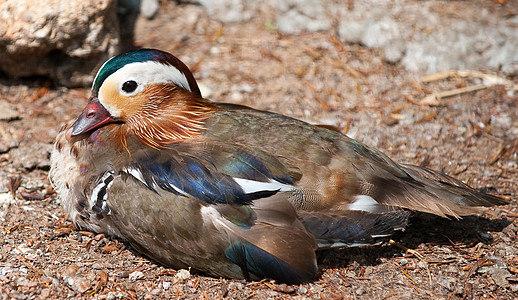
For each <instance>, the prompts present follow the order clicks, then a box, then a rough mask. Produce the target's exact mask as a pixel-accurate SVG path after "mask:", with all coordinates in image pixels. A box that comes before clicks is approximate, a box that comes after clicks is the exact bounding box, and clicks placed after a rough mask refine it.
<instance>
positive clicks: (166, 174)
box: [131, 152, 293, 204]
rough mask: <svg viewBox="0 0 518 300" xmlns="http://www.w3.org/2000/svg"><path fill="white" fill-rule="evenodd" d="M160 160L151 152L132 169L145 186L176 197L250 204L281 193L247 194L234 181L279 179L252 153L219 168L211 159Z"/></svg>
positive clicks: (241, 154) (236, 156)
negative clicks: (178, 195)
mask: <svg viewBox="0 0 518 300" xmlns="http://www.w3.org/2000/svg"><path fill="white" fill-rule="evenodd" d="M158 157H159V154H158V153H155V154H154V155H153V154H151V153H147V154H146V155H145V156H142V157H140V158H137V159H136V164H135V165H133V166H131V168H135V169H137V170H139V172H140V173H141V174H142V177H143V180H144V183H145V185H146V186H147V187H148V188H151V189H154V187H158V188H160V189H162V190H166V191H169V192H172V193H175V194H181V193H185V194H189V195H191V196H193V197H195V198H197V199H200V200H202V201H205V202H207V203H209V204H216V203H227V204H250V203H251V202H252V201H253V200H255V199H259V198H263V197H268V196H271V195H274V194H275V193H277V190H265V191H256V192H253V193H246V192H245V191H244V190H243V188H242V187H241V186H240V185H239V184H238V183H236V181H234V179H233V177H238V178H243V179H250V180H255V181H260V182H268V181H270V180H272V179H275V178H273V177H274V176H273V175H272V172H271V171H270V169H269V168H268V167H267V166H266V164H265V163H264V162H263V161H262V160H261V158H259V157H256V156H254V155H252V154H250V153H245V152H236V153H233V154H232V155H231V156H230V157H226V159H225V160H224V161H223V162H220V163H219V164H218V165H216V166H214V165H213V162H211V160H210V157H208V158H205V159H197V158H194V157H191V156H181V157H177V156H176V155H171V156H170V157H168V159H167V160H165V161H164V160H163V159H158ZM282 177H283V180H282V181H283V182H289V181H293V180H290V177H289V175H287V174H286V175H283V176H282ZM284 177H285V178H284Z"/></svg>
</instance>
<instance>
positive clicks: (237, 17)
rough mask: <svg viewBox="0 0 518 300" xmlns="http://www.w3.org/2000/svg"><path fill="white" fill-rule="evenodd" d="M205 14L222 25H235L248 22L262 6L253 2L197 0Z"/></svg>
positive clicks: (246, 0)
mask: <svg viewBox="0 0 518 300" xmlns="http://www.w3.org/2000/svg"><path fill="white" fill-rule="evenodd" d="M198 2H199V3H200V4H201V5H202V6H203V7H205V9H206V10H207V13H208V14H209V15H210V16H211V17H212V18H214V19H216V20H218V21H221V22H224V23H235V22H243V21H248V20H250V19H251V18H252V17H253V16H254V14H255V13H256V11H257V9H258V8H259V7H260V5H261V4H262V3H261V1H255V0H218V1H214V0H199V1H198Z"/></svg>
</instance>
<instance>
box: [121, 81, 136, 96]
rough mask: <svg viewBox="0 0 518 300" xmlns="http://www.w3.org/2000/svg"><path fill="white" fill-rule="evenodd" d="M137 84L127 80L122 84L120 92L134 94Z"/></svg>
mask: <svg viewBox="0 0 518 300" xmlns="http://www.w3.org/2000/svg"><path fill="white" fill-rule="evenodd" d="M137 85H138V84H137V82H135V80H128V81H126V82H124V83H123V84H122V90H123V91H125V92H126V93H131V92H134V91H135V90H136V89H137Z"/></svg>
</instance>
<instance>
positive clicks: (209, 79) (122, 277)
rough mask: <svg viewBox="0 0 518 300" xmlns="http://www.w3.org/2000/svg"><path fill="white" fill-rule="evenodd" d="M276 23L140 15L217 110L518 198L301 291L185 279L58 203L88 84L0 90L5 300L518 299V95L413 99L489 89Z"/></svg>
mask: <svg viewBox="0 0 518 300" xmlns="http://www.w3.org/2000/svg"><path fill="white" fill-rule="evenodd" d="M475 2H476V3H475ZM475 2H474V3H473V7H472V9H473V10H476V9H477V5H479V3H478V2H483V3H484V5H486V6H489V7H491V6H492V5H494V6H496V5H498V4H497V3H496V2H498V1H475ZM448 3H449V2H448ZM445 5H446V4H445ZM498 11H499V13H505V11H504V10H502V9H500V10H498ZM467 15H469V14H467ZM270 17H271V14H269V12H268V11H263V12H262V13H261V14H260V15H258V16H257V17H256V18H254V19H253V20H252V21H251V22H248V23H245V24H235V25H224V26H223V25H221V24H219V23H217V22H214V21H211V20H210V19H208V18H207V16H206V14H205V12H204V10H203V8H202V7H200V6H195V5H191V4H182V5H177V4H174V3H171V2H167V5H165V6H163V7H162V9H161V11H160V12H159V14H158V16H157V17H156V18H155V19H154V20H151V21H149V20H145V19H139V20H138V23H137V31H136V41H137V43H138V45H139V46H144V47H155V48H160V49H163V50H166V51H170V52H172V53H174V54H175V55H177V56H178V57H180V58H181V59H182V60H184V62H186V63H187V65H189V66H190V67H191V69H192V71H193V73H194V75H195V77H196V78H198V80H199V83H200V84H201V85H202V86H203V88H204V89H203V91H204V94H205V96H208V97H209V98H211V99H213V100H215V101H224V102H233V103H240V104H246V105H250V106H253V107H256V108H259V109H266V110H272V111H275V112H280V113H283V114H286V115H289V116H293V117H296V118H301V119H304V120H307V121H309V122H314V123H323V124H330V125H334V126H336V127H338V128H340V129H341V130H343V131H344V132H346V133H347V134H349V135H350V136H352V137H354V138H356V139H358V140H360V141H362V142H364V143H366V144H367V145H370V146H373V147H376V148H378V149H380V150H382V151H383V152H385V153H387V154H388V155H389V156H391V157H393V158H394V159H395V160H397V161H400V162H405V163H413V164H419V165H424V166H427V167H430V168H433V169H436V170H440V171H443V172H446V173H448V174H450V175H453V176H455V177H456V178H459V179H461V180H464V181H467V182H468V183H469V184H470V185H472V186H474V187H477V188H482V189H485V190H487V191H488V192H490V193H494V194H498V195H501V196H503V197H506V198H508V199H510V200H511V202H512V204H510V205H507V206H505V207H498V208H493V209H489V210H488V212H487V213H485V214H484V215H481V216H478V217H469V218H464V219H463V220H461V221H457V220H446V219H441V218H437V217H433V216H429V215H416V216H414V217H413V218H412V219H411V223H412V224H411V226H410V227H409V228H408V230H407V231H405V232H404V233H401V234H400V235H398V236H394V237H393V239H394V240H395V241H396V242H397V244H396V245H393V244H389V243H383V244H380V245H375V246H371V247H366V248H355V249H344V250H338V251H324V252H321V253H320V254H319V265H320V267H321V272H320V275H319V277H318V278H316V279H315V281H314V282H312V283H308V284H303V285H300V286H288V285H284V284H277V283H275V282H273V281H268V280H265V281H261V282H242V281H235V280H228V279H219V278H210V277H206V276H201V275H196V274H190V273H189V272H187V271H185V270H184V271H180V272H178V271H177V270H172V269H168V268H165V267H163V266H160V265H157V264H156V263H154V262H153V261H150V260H148V259H146V258H145V257H142V256H140V255H138V254H137V253H135V252H133V251H132V249H131V248H130V247H129V246H128V245H125V244H124V243H122V242H120V241H117V240H114V239H110V238H109V237H105V236H103V235H99V234H96V233H91V232H83V231H77V230H76V229H75V227H74V225H73V224H72V223H71V222H70V221H69V220H68V219H67V217H66V215H65V214H64V212H63V210H62V209H61V207H60V205H59V203H57V201H56V199H55V194H54V191H53V190H52V188H51V187H50V185H49V182H48V180H47V179H46V176H47V172H48V168H49V161H48V156H49V150H50V149H51V144H52V142H53V139H54V137H55V135H56V134H57V132H58V130H59V128H60V126H62V124H64V123H65V122H66V121H68V120H71V119H73V118H75V117H77V115H78V114H79V112H80V111H81V109H82V107H83V106H84V105H85V103H86V99H87V97H88V95H89V90H88V89H65V88H60V87H53V86H51V85H50V84H49V83H48V82H45V80H41V79H38V80H34V81H24V82H13V81H6V80H4V81H3V82H2V84H1V90H0V106H1V107H0V137H1V138H0V181H1V182H2V183H3V184H4V186H3V187H0V220H1V223H0V231H1V233H0V299H34V298H43V299H47V298H50V299H64V298H94V299H155V298H157V299H158V298H205V299H213V298H234V299H246V298H252V299H277V298H298V299H304V298H325V299H461V298H464V299H483V298H490V299H493V298H494V299H513V298H515V297H517V296H518V242H517V239H516V237H517V230H518V229H517V225H518V224H517V217H518V208H517V205H516V200H518V197H517V188H516V184H517V183H516V182H517V179H518V165H517V155H518V121H517V120H518V108H517V106H518V95H517V94H516V93H514V94H513V93H512V92H510V91H509V90H506V88H505V87H504V86H493V87H488V88H486V89H483V90H480V91H477V92H471V93H465V94H461V95H458V96H454V97H450V98H446V99H443V100H442V101H441V103H440V105H438V106H428V105H420V104H419V101H420V100H421V99H422V98H423V97H425V96H427V95H429V94H430V93H432V92H439V91H444V90H451V89H455V88H462V87H466V86H471V85H475V84H478V83H480V80H479V79H473V78H462V77H458V76H457V77H453V78H449V79H442V80H438V81H435V82H431V83H424V82H423V81H422V76H421V75H420V74H409V73H408V72H406V71H405V70H404V69H402V68H401V67H400V66H399V65H389V64H386V63H385V62H384V61H383V60H382V58H381V55H380V52H379V51H377V50H371V49H366V48H364V47H362V46H360V45H347V44H342V43H340V42H339V41H338V40H337V39H336V37H335V35H334V34H333V33H330V32H324V33H311V34H309V33H308V34H302V35H298V36H282V35H280V34H279V33H277V32H276V31H275V29H273V28H271V26H268V24H269V20H270ZM507 79H509V80H513V79H514V78H507ZM514 80H515V82H516V79H514ZM11 193H12V194H14V195H15V196H16V197H15V199H12V197H11ZM407 248H408V249H412V250H415V251H410V252H408V251H405V250H406V249H407Z"/></svg>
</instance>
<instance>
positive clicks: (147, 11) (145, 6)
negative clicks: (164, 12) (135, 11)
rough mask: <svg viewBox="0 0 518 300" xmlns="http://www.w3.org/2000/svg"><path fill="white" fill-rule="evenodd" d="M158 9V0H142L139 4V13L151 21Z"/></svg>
mask: <svg viewBox="0 0 518 300" xmlns="http://www.w3.org/2000/svg"><path fill="white" fill-rule="evenodd" d="M159 7H160V2H159V0H142V1H141V2H140V13H141V14H142V15H143V16H144V17H146V18H148V19H152V18H153V17H154V16H155V15H156V13H157V11H158V8H159Z"/></svg>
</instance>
